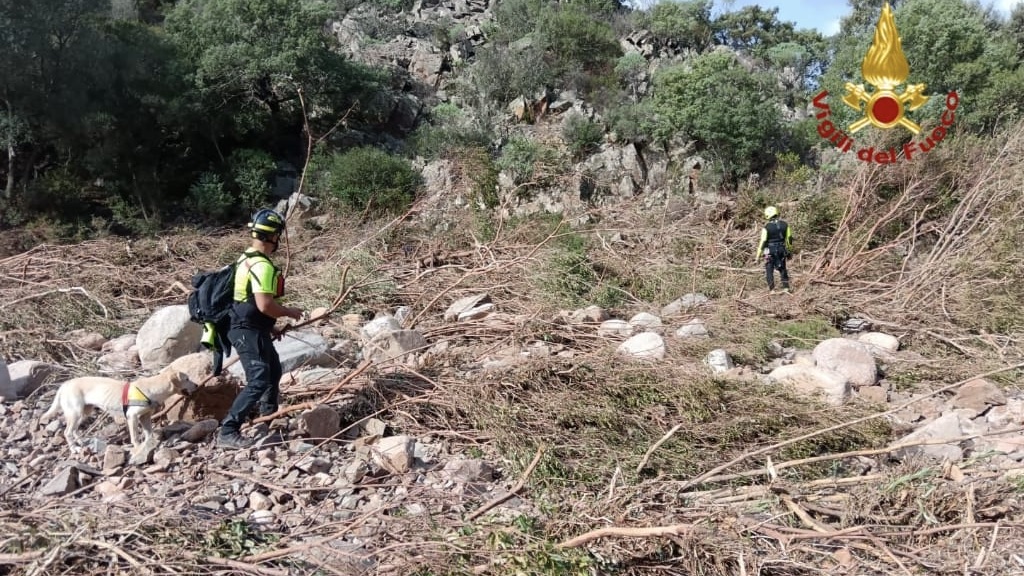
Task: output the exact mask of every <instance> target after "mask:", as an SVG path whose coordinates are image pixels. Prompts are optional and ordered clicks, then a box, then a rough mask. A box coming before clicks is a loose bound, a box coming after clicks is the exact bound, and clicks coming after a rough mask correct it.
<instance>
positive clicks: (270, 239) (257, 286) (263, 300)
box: [217, 210, 302, 448]
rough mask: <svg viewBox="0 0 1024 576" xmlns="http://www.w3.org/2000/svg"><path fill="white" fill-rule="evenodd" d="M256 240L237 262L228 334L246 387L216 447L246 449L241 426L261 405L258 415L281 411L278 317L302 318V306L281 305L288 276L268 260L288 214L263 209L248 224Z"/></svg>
mask: <svg viewBox="0 0 1024 576" xmlns="http://www.w3.org/2000/svg"><path fill="white" fill-rule="evenodd" d="M248 226H249V230H250V235H251V236H252V244H251V245H250V247H249V249H248V250H246V251H245V252H243V253H242V255H241V256H239V257H238V260H237V261H236V269H235V296H234V301H235V303H234V304H233V305H232V307H231V311H230V312H229V315H230V317H231V329H230V330H229V331H228V339H229V340H230V341H231V345H232V346H233V347H234V348H235V350H236V351H237V352H238V358H239V360H240V361H241V362H242V368H243V369H244V370H245V388H243V389H242V391H241V392H239V394H238V396H237V397H236V398H235V401H234V403H232V404H231V409H230V410H229V411H228V415H227V416H226V417H225V418H224V421H223V422H221V428H220V433H219V434H218V435H217V446H220V447H224V448H248V447H249V445H250V443H251V442H250V441H249V440H247V439H245V438H243V437H242V435H241V433H240V432H239V430H240V429H241V427H242V424H243V423H244V422H245V420H246V419H247V418H248V416H249V413H250V412H251V411H252V409H253V408H254V407H255V406H256V405H257V404H258V405H259V414H260V416H266V415H268V414H273V413H274V412H277V399H278V393H279V386H280V384H281V359H280V358H279V357H278V355H277V350H276V349H275V348H274V343H273V340H274V339H275V338H279V337H280V334H279V333H277V332H276V331H275V330H274V323H275V321H276V320H277V319H278V318H281V317H288V318H294V319H296V320H299V319H300V318H302V310H300V309H298V308H289V307H287V306H282V305H281V304H279V303H278V302H277V299H278V298H281V297H282V296H284V276H282V274H281V271H280V270H278V269H277V267H276V266H274V263H273V262H271V261H270V256H271V255H272V254H273V253H274V252H275V251H277V244H278V241H279V240H280V238H281V232H282V231H283V230H284V218H282V217H281V215H280V214H278V213H277V212H274V211H273V210H260V211H259V212H257V213H256V215H255V216H253V218H252V221H251V222H250V223H249V225H248Z"/></svg>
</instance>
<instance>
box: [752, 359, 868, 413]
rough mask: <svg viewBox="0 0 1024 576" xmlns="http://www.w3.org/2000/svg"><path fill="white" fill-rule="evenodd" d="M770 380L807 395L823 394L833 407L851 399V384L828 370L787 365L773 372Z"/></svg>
mask: <svg viewBox="0 0 1024 576" xmlns="http://www.w3.org/2000/svg"><path fill="white" fill-rule="evenodd" d="M768 378H770V379H771V380H774V381H775V382H778V383H780V384H786V385H789V386H792V387H793V388H795V389H796V390H798V391H800V392H802V393H805V394H809V395H814V394H818V393H821V395H822V396H823V397H824V399H825V401H826V402H827V403H829V404H831V405H833V406H840V405H842V404H843V403H845V402H846V401H847V400H848V399H849V398H850V383H849V381H848V380H847V379H846V377H845V376H843V375H842V374H839V373H837V372H834V371H832V370H829V369H827V368H820V367H818V366H806V365H803V364H786V365H785V366H779V367H778V368H776V369H774V370H772V371H771V373H770V374H768Z"/></svg>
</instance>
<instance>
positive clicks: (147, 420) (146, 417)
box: [139, 412, 153, 445]
mask: <svg viewBox="0 0 1024 576" xmlns="http://www.w3.org/2000/svg"><path fill="white" fill-rule="evenodd" d="M139 422H140V423H141V424H142V432H143V437H142V442H143V443H144V444H146V445H149V442H150V440H152V439H153V416H152V415H151V414H150V413H149V412H146V413H145V414H143V415H141V416H139Z"/></svg>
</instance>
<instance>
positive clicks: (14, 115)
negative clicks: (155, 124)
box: [0, 0, 110, 201]
mask: <svg viewBox="0 0 1024 576" xmlns="http://www.w3.org/2000/svg"><path fill="white" fill-rule="evenodd" d="M109 9H110V5H109V3H106V2H103V1H102V0H76V1H67V2H65V1H62V0H0V54H3V56H2V57H0V113H2V114H3V116H4V121H3V122H2V123H0V141H2V142H3V143H4V144H5V152H6V154H5V156H6V162H5V166H4V172H5V173H6V174H5V175H6V179H5V183H4V187H3V196H4V198H6V199H7V200H8V201H11V200H13V196H14V193H15V186H16V184H17V183H18V182H19V181H20V182H21V184H22V187H23V188H24V187H25V186H26V185H27V184H28V181H29V179H30V178H31V175H32V172H33V170H34V166H36V165H37V164H38V163H39V161H40V160H41V159H42V158H43V157H44V156H46V155H48V154H51V153H53V150H54V149H60V148H64V149H66V148H67V147H68V146H70V145H74V144H77V143H78V142H76V139H77V138H79V137H81V136H82V135H83V134H84V133H85V132H87V130H86V129H85V128H86V124H87V122H86V120H87V119H89V118H90V116H91V115H92V114H93V113H94V112H95V111H96V107H95V105H94V104H95V100H94V99H93V98H91V96H92V93H93V92H94V90H95V88H94V87H95V86H97V84H96V83H94V82H93V80H94V79H95V76H96V69H95V67H94V66H93V65H92V64H93V58H94V57H95V56H96V55H97V54H99V53H102V52H103V46H102V39H101V36H100V34H99V33H98V32H97V29H96V22H97V21H99V20H101V19H102V17H103V15H104V14H105V13H106V11H108V10H109ZM58 142H59V143H60V145H58V146H56V147H54V146H52V145H54V144H57V143H58Z"/></svg>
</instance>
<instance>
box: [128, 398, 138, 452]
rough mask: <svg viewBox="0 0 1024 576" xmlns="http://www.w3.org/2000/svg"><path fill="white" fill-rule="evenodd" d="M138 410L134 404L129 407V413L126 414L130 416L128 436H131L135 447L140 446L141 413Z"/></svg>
mask: <svg viewBox="0 0 1024 576" xmlns="http://www.w3.org/2000/svg"><path fill="white" fill-rule="evenodd" d="M137 410H138V408H136V407H134V406H132V407H131V408H128V413H127V414H125V416H126V417H127V418H128V437H129V438H131V441H132V447H133V448H138V447H139V433H138V428H139V413H138V412H137Z"/></svg>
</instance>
